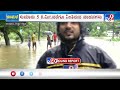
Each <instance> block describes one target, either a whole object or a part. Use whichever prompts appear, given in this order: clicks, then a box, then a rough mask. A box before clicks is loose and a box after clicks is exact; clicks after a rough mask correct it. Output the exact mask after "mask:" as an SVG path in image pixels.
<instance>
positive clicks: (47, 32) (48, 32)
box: [43, 31, 53, 35]
mask: <svg viewBox="0 0 120 90" xmlns="http://www.w3.org/2000/svg"><path fill="white" fill-rule="evenodd" d="M43 34H45V35H53V32H52V31H45V32H43Z"/></svg>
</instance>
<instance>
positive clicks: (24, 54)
mask: <svg viewBox="0 0 120 90" xmlns="http://www.w3.org/2000/svg"><path fill="white" fill-rule="evenodd" d="M85 40H86V42H87V43H89V44H92V45H96V46H98V47H100V48H102V49H103V50H104V51H106V52H107V53H108V54H109V55H110V56H111V57H112V59H113V60H114V61H115V62H116V64H117V67H118V68H120V55H119V51H120V48H119V46H120V42H115V43H112V42H109V41H105V40H101V39H94V38H89V37H88V38H87V37H86V38H85ZM46 50H47V41H46V39H45V40H44V39H43V40H41V41H40V43H38V42H37V50H36V51H33V50H32V48H31V50H29V49H28V46H27V42H24V43H23V44H18V43H17V44H16V43H12V45H11V46H5V45H2V46H1V47H0V69H35V68H36V64H37V62H38V60H39V58H40V57H41V55H42V54H43V53H44V52H45V51H46Z"/></svg>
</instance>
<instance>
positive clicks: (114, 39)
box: [111, 38, 120, 42]
mask: <svg viewBox="0 0 120 90" xmlns="http://www.w3.org/2000/svg"><path fill="white" fill-rule="evenodd" d="M111 40H112V41H116V42H118V41H120V38H112V39H111Z"/></svg>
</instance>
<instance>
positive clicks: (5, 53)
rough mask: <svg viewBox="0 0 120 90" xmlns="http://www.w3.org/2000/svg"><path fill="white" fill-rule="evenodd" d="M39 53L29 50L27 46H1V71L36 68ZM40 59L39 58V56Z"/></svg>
mask: <svg viewBox="0 0 120 90" xmlns="http://www.w3.org/2000/svg"><path fill="white" fill-rule="evenodd" d="M36 52H37V51H33V50H28V47H27V45H26V46H18V45H12V46H1V47H0V69H13V68H14V69H27V68H29V69H30V68H31V69H32V68H35V65H36V60H37V59H38V58H37V54H36ZM38 57H39V56H38Z"/></svg>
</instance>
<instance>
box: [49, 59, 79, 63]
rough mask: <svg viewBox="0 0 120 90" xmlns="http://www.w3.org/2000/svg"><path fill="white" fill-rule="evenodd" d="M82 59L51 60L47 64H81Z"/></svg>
mask: <svg viewBox="0 0 120 90" xmlns="http://www.w3.org/2000/svg"><path fill="white" fill-rule="evenodd" d="M80 62H81V60H80V58H51V59H50V60H49V62H48V60H47V64H79V63H80Z"/></svg>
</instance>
